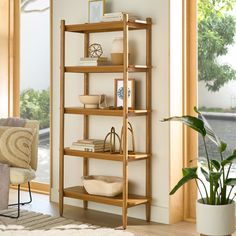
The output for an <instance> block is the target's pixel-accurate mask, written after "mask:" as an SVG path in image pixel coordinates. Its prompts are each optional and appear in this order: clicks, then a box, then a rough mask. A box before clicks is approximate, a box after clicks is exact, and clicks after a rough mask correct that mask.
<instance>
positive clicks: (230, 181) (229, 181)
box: [225, 178, 236, 186]
mask: <svg viewBox="0 0 236 236" xmlns="http://www.w3.org/2000/svg"><path fill="white" fill-rule="evenodd" d="M225 184H226V185H229V186H235V185H236V179H235V178H229V179H227V180H226V181H225Z"/></svg>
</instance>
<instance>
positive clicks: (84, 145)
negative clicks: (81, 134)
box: [72, 142, 110, 148]
mask: <svg viewBox="0 0 236 236" xmlns="http://www.w3.org/2000/svg"><path fill="white" fill-rule="evenodd" d="M109 145H110V144H109V143H106V144H105V147H109ZM72 146H78V147H92V148H103V146H104V143H101V144H85V143H82V144H81V143H76V142H74V143H72Z"/></svg>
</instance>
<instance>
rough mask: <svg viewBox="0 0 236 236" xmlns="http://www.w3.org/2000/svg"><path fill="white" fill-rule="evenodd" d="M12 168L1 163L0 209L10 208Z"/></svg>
mask: <svg viewBox="0 0 236 236" xmlns="http://www.w3.org/2000/svg"><path fill="white" fill-rule="evenodd" d="M9 185H10V168H9V166H8V165H6V164H5V165H3V164H0V211H2V210H5V209H7V208H8V199H9Z"/></svg>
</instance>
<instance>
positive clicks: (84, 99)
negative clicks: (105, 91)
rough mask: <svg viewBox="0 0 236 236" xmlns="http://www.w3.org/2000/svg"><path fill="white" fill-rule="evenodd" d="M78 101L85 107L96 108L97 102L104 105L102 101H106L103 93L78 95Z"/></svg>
mask: <svg viewBox="0 0 236 236" xmlns="http://www.w3.org/2000/svg"><path fill="white" fill-rule="evenodd" d="M79 99H80V102H81V103H83V104H84V107H85V108H98V107H99V104H101V106H102V107H103V106H105V105H104V101H106V96H105V95H80V96H79Z"/></svg>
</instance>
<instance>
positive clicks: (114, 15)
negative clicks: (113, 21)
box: [104, 12, 124, 17]
mask: <svg viewBox="0 0 236 236" xmlns="http://www.w3.org/2000/svg"><path fill="white" fill-rule="evenodd" d="M123 14H124V12H112V13H105V14H104V16H105V17H116V16H123Z"/></svg>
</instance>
